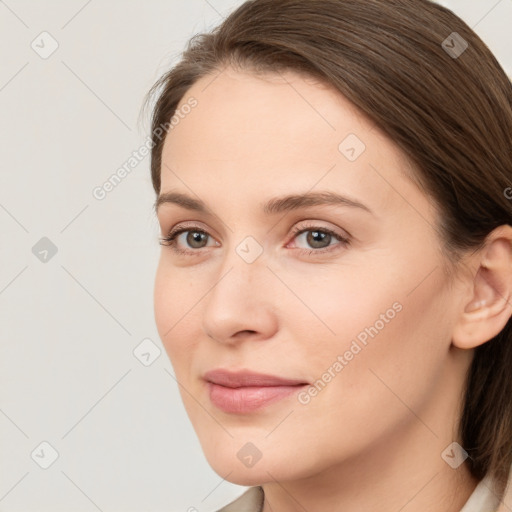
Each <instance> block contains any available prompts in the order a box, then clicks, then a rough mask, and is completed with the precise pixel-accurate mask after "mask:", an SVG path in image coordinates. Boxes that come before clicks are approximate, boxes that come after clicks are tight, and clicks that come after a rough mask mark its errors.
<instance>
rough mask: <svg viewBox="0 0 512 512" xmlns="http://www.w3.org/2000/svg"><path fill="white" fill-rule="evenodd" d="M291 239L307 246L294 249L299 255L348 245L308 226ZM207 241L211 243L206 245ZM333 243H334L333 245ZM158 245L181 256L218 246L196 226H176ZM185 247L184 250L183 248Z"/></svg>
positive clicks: (334, 234)
mask: <svg viewBox="0 0 512 512" xmlns="http://www.w3.org/2000/svg"><path fill="white" fill-rule="evenodd" d="M292 235H293V239H297V240H301V241H302V243H305V244H307V245H308V246H309V249H308V248H307V246H306V248H300V247H298V248H295V249H297V250H298V251H299V252H300V253H305V254H306V253H307V254H308V255H311V254H313V253H315V254H322V253H325V252H330V251H333V250H336V249H338V248H339V247H340V246H341V247H346V246H348V245H349V243H350V240H349V239H348V238H347V237H346V236H344V235H342V234H340V233H337V232H335V231H333V230H332V229H328V228H325V227H321V226H317V225H310V226H304V225H302V226H297V227H295V228H294V229H293V231H292ZM209 240H211V241H212V242H213V243H210V244H209V245H208V242H209ZM336 241H337V242H338V243H336ZM333 242H334V243H333ZM160 245H165V246H168V247H171V249H172V250H173V251H174V252H176V253H178V254H183V255H199V254H201V251H200V250H199V249H204V248H206V247H218V246H219V245H220V244H219V243H218V242H217V241H216V240H214V239H213V238H212V237H211V235H210V234H208V233H207V232H206V231H205V230H203V229H201V228H199V227H197V226H178V227H176V228H175V229H173V230H171V232H170V233H169V234H168V235H167V236H166V237H164V238H160ZM183 247H185V248H183Z"/></svg>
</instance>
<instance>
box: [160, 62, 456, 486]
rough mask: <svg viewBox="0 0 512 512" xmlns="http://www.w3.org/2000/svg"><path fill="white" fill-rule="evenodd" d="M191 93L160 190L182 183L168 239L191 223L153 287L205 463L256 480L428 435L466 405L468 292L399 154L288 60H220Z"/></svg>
mask: <svg viewBox="0 0 512 512" xmlns="http://www.w3.org/2000/svg"><path fill="white" fill-rule="evenodd" d="M191 97H193V98H195V100H196V101H197V104H195V101H194V102H193V103H194V105H195V106H194V108H190V109H189V108H186V109H182V112H188V113H187V114H186V115H182V116H181V117H182V118H181V119H180V121H179V123H177V124H175V125H174V127H173V128H172V129H171V130H170V132H169V134H168V135H167V138H166V140H165V145H164V149H163V155H162V159H163V164H162V185H161V197H162V199H163V197H164V195H165V194H169V193H171V192H172V193H174V194H180V196H172V197H171V196H167V201H166V200H162V201H161V204H160V205H159V209H158V220H159V223H160V227H161V231H162V236H163V237H165V236H167V235H168V233H169V232H170V231H171V230H176V229H179V230H183V231H182V232H181V233H180V234H178V235H177V236H176V237H175V239H174V243H175V245H174V246H166V245H163V246H162V249H161V256H160V261H159V266H158V270H157V275H156V281H155V293H154V301H155V319H156V323H157V327H158V331H159V334H160V336H161V339H162V341H163V344H164V346H165V348H166V350H167V353H168V355H169V357H170V360H171V362H172V365H173V367H174V370H175V375H176V378H177V380H178V382H179V383H180V392H181V395H182V398H183V402H184V405H185V408H186V410H187V413H188V415H189V417H190V420H191V422H192V424H193V426H194V429H195V431H196V433H197V435H198V437H199V440H200V442H201V445H202V447H203V450H204V452H205V455H206V457H207V459H208V461H209V463H210V464H211V465H212V467H213V468H214V470H215V471H216V472H218V473H219V474H220V475H222V476H223V477H226V475H228V476H227V477H226V478H227V479H228V480H230V481H232V482H235V483H239V484H242V485H254V484H261V483H264V482H267V481H271V480H273V479H274V478H275V479H277V480H281V481H282V480H286V479H293V478H303V477H307V476H308V475H312V474H317V473H320V472H321V471H322V470H325V469H327V468H329V467H332V466H333V465H335V464H342V463H343V462H344V461H347V460H348V459H349V458H351V459H352V460H354V457H358V456H361V455H362V454H364V453H365V452H366V453H369V451H370V450H380V449H383V447H385V446H388V447H389V446H395V445H393V440H397V439H399V438H400V436H403V435H405V432H408V431H410V430H411V429H412V428H413V426H414V427H415V428H416V432H417V436H419V437H421V436H423V442H425V443H429V442H431V441H432V440H433V439H434V437H433V436H432V432H429V429H432V430H436V429H437V432H441V431H442V428H443V427H442V425H445V424H447V423H449V422H450V421H451V418H452V416H451V415H452V414H454V415H455V413H456V412H454V411H455V408H456V405H457V400H456V397H457V392H458V390H459V388H458V387H457V386H458V385H459V384H458V383H459V381H460V380H461V379H462V377H461V378H460V379H458V378H455V377H454V374H455V373H456V372H459V373H460V375H461V376H462V373H463V368H462V365H460V364H458V365H457V366H456V365H455V363H454V356H453V350H454V349H453V347H451V330H452V328H453V325H454V322H455V317H456V314H455V312H456V309H457V307H458V306H460V302H459V303H457V300H456V296H455V293H457V292H456V287H455V286H450V283H449V282H448V281H447V279H446V276H445V274H444V273H443V271H442V262H443V260H442V256H441V252H440V244H439V241H438V240H439V238H438V234H437V233H436V231H435V230H434V226H435V223H436V211H435V209H434V207H433V205H432V203H431V201H430V200H429V198H428V197H427V196H426V195H425V194H424V193H423V192H422V191H421V190H419V189H418V188H417V187H416V186H415V185H414V184H413V183H412V182H411V181H410V180H409V179H408V178H407V177H406V175H405V173H406V172H407V170H406V167H405V165H406V163H405V159H404V158H403V157H402V155H401V152H400V151H399V150H398V149H397V148H396V147H395V146H394V144H393V142H392V141H390V140H389V139H387V138H386V137H384V136H383V134H382V133H381V132H380V131H379V129H378V128H377V127H376V126H375V125H373V124H371V123H369V122H368V121H367V120H366V119H365V118H363V116H362V115H361V114H360V113H358V111H356V110H355V108H354V107H353V106H352V105H351V104H350V103H349V102H348V101H347V100H346V99H345V98H344V97H342V96H340V95H339V94H338V93H336V92H334V91H332V90H331V89H329V88H327V87H325V86H323V85H320V84H318V83H315V82H314V81H313V80H311V79H305V78H303V77H301V76H299V75H296V74H294V73H292V72H288V73H285V74H282V75H277V74H276V75H267V76H266V77H261V76H260V77H257V76H255V75H253V74H250V73H248V72H247V73H242V72H238V71H235V70H233V69H231V68H227V69H225V70H224V71H223V72H222V73H220V75H218V76H217V75H215V76H209V77H205V78H203V79H201V80H200V81H198V82H197V83H196V84H195V85H194V86H193V87H192V88H191V89H190V90H189V91H188V93H187V94H186V95H185V98H183V100H182V102H181V106H182V105H184V104H185V103H187V101H189V100H190V98H191ZM182 196H186V197H187V198H189V200H187V201H181V204H179V203H180V201H176V199H177V198H178V197H182ZM335 196H342V197H344V198H345V199H339V198H338V199H335ZM199 205H202V208H199ZM203 232H204V234H203ZM177 251H185V252H177ZM464 369H465V368H464ZM213 370H225V371H226V372H231V373H234V374H237V373H240V372H253V373H258V374H265V375H270V376H274V377H276V379H262V378H257V377H254V378H252V380H251V378H250V377H247V378H246V380H244V379H243V378H242V377H240V375H238V376H237V375H235V378H234V380H229V379H228V377H229V375H228V377H226V375H224V376H223V375H222V373H221V374H215V373H214V374H212V373H210V374H208V375H207V373H208V372H212V371H213ZM210 378H211V379H213V380H214V381H216V382H217V384H212V383H209V382H208V380H209V379H210ZM277 378H280V379H284V380H285V381H286V382H285V381H278V380H277ZM223 379H224V380H223ZM285 384H286V385H285ZM230 386H235V387H230ZM236 387H238V388H236ZM418 418H421V419H422V422H423V423H424V424H425V425H429V428H427V427H426V426H425V425H423V426H422V425H421V423H420V422H418ZM453 418H455V416H453ZM448 420H450V421H448ZM418 425H419V428H418ZM450 428H451V425H450ZM443 434H444V432H443ZM441 437H442V434H441ZM446 439H447V441H446V440H444V439H442V440H441V441H440V442H441V443H445V445H446V444H447V443H449V442H450V441H451V439H450V438H449V436H448V437H447V438H446ZM386 443H388V444H386ZM436 456H437V457H438V458H439V460H440V457H439V454H437V455H436ZM270 475H271V476H270Z"/></svg>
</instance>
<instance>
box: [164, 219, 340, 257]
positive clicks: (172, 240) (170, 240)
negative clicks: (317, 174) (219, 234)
mask: <svg viewBox="0 0 512 512" xmlns="http://www.w3.org/2000/svg"><path fill="white" fill-rule="evenodd" d="M188 231H190V232H193V233H201V234H204V235H207V236H210V235H209V234H208V233H207V232H206V231H204V230H203V229H200V228H198V227H194V226H187V227H183V228H179V227H178V228H176V229H174V230H172V231H171V232H170V233H169V234H168V235H167V236H166V237H163V238H160V245H164V246H167V247H170V248H171V249H172V250H173V251H174V252H175V253H177V254H182V255H187V256H198V255H200V252H201V251H200V249H191V250H187V249H181V248H179V247H178V245H177V240H176V239H177V237H178V236H179V235H181V234H182V233H186V232H188ZM308 231H316V232H320V233H325V234H327V235H331V236H332V237H334V238H336V239H337V240H338V241H339V242H340V244H334V245H329V246H327V247H326V248H323V249H310V250H308V249H297V250H298V251H299V252H300V253H301V254H303V255H304V254H305V255H307V256H310V255H311V254H313V253H315V254H325V253H328V252H331V251H334V250H336V249H337V248H338V245H341V246H342V247H347V246H349V245H350V240H349V239H348V238H346V237H343V236H341V235H339V234H338V233H336V232H334V231H332V230H330V229H328V228H321V227H319V226H313V225H312V226H301V227H298V226H297V227H295V228H294V229H293V230H292V235H293V237H292V238H296V237H297V236H298V235H301V234H302V233H307V232H308Z"/></svg>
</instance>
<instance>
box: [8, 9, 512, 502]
mask: <svg viewBox="0 0 512 512" xmlns="http://www.w3.org/2000/svg"><path fill="white" fill-rule="evenodd" d="M241 3H242V1H241V0H208V1H207V0H165V1H164V0H152V1H146V2H143V1H142V0H109V1H99V0H89V1H85V0H73V1H66V2H65V1H57V0H52V1H45V2H39V1H27V0H7V1H6V2H2V1H0V40H1V46H0V55H1V66H0V109H1V110H0V111H1V116H0V140H1V148H2V152H1V163H0V165H1V170H0V234H1V240H0V329H1V330H0V333H1V338H0V511H4V512H14V511H23V512H30V511H36V510H37V511H42V512H43V511H52V512H58V511H70V510H73V511H84V512H85V511H96V510H100V511H104V512H109V511H143V510H144V511H148V512H152V511H164V510H165V511H176V512H178V511H190V512H191V511H192V510H197V511H200V512H203V511H204V512H206V511H213V510H216V509H217V508H219V507H220V506H222V505H223V504H225V503H227V502H228V501H229V500H231V499H233V498H234V497H235V496H237V495H239V494H241V492H242V491H243V490H244V489H245V488H244V487H239V486H236V485H233V484H231V483H229V482H226V481H223V479H222V478H221V477H220V476H218V475H217V474H215V473H214V472H213V470H212V469H211V468H210V467H209V465H208V464H207V462H206V460H205V458H204V456H203V454H202V452H201V449H200V446H199V443H198V441H197V439H196V437H195V433H194V431H193V429H192V427H191V424H190V423H189V420H188V418H187V416H186V414H185V411H184V408H183V406H182V404H181V399H180V396H179V393H178V387H177V384H176V383H175V381H174V379H173V377H172V375H173V371H172V368H171V365H170V363H169V361H168V359H167V356H166V354H165V352H164V350H163V347H162V345H161V342H160V340H159V338H158V334H157V330H156V327H155V325H154V316H153V296H152V294H153V283H154V274H155V269H156V265H157V260H158V254H159V245H158V241H157V239H158V235H159V230H158V223H157V221H156V218H155V217H154V215H153V213H152V204H153V201H154V196H153V190H152V187H151V181H150V176H149V157H146V158H145V159H144V160H143V161H142V162H140V163H139V164H138V165H137V166H136V167H135V168H134V169H133V170H132V171H131V173H130V174H129V175H128V176H127V177H126V178H125V179H124V180H123V181H122V183H120V184H119V185H118V186H117V187H116V188H115V189H114V190H113V191H111V192H110V193H109V194H107V196H106V197H105V199H103V200H101V201H100V200H97V199H95V198H94V197H93V195H92V190H93V189H94V187H97V186H101V185H102V184H103V183H104V182H105V181H106V180H108V178H109V177H110V176H111V175H112V174H113V173H114V172H116V170H117V169H118V168H119V167H120V166H121V165H122V164H123V163H125V162H126V161H127V159H128V158H129V157H130V156H131V155H132V153H133V151H136V150H137V149H138V148H140V147H141V146H142V144H143V143H144V142H145V140H146V137H147V135H148V132H149V129H148V127H149V123H148V122H147V118H146V123H145V124H141V123H138V119H139V112H140V107H141V104H142V100H143V97H144V94H145V93H146V91H147V90H148V89H149V87H150V86H151V84H152V83H153V82H154V81H155V80H156V78H157V77H158V76H159V75H160V74H161V73H162V72H164V71H165V70H166V69H167V68H168V66H169V65H170V64H171V63H172V62H175V60H176V58H177V57H178V56H179V53H180V51H181V50H182V49H183V47H184V45H185V42H186V41H187V40H188V38H189V37H191V36H192V35H193V34H195V33H197V32H199V31H203V30H205V29H207V28H211V27H213V26H214V25H216V24H217V23H218V22H220V21H221V20H222V17H223V16H225V15H226V13H227V12H228V11H229V10H231V9H232V8H233V7H235V6H237V5H239V4H241ZM442 3H443V4H444V5H447V6H448V7H451V8H452V9H453V10H454V11H455V12H456V13H457V14H459V16H461V17H462V18H463V19H464V20H465V21H466V22H467V23H468V24H469V25H470V26H472V27H474V28H475V30H476V31H477V33H478V34H479V35H480V36H481V37H482V38H483V39H484V41H486V42H487V44H488V45H489V46H490V48H491V49H492V50H493V51H494V52H495V54H496V56H497V57H498V59H499V60H500V61H501V63H502V65H503V66H504V68H505V70H506V71H507V73H508V74H509V75H512V54H511V50H510V48H512V31H511V30H510V26H511V23H512V0H501V1H495V0H492V1H489V0H471V1H469V0H452V1H448V0H447V1H444V2H442ZM43 31H47V32H49V33H50V34H51V36H52V37H53V38H54V39H55V40H56V41H57V42H58V45H59V47H58V49H57V50H56V51H55V52H54V53H53V54H52V55H51V56H49V57H48V58H46V59H43V58H41V57H40V55H39V54H38V53H36V51H34V50H33V49H32V47H31V43H32V41H34V40H35V42H36V43H35V44H39V46H40V47H41V46H44V48H46V50H48V49H49V48H50V41H49V39H45V40H44V42H41V39H40V38H39V39H38V37H39V34H41V32H43ZM46 37H47V36H46ZM38 41H39V43H38ZM39 51H43V48H41V49H40V50H39ZM463 85H464V84H461V86H462V87H463ZM43 237H47V238H48V239H50V240H51V241H52V243H53V244H54V245H55V246H56V247H57V251H58V252H57V253H56V254H55V255H54V256H53V257H50V256H51V253H50V254H49V255H48V256H47V261H46V262H43V261H40V259H38V257H36V255H35V254H34V253H33V251H32V248H33V247H34V245H36V243H38V241H39V240H40V239H41V238H43ZM40 257H44V253H41V255H40ZM146 338H149V339H150V340H152V343H153V344H154V347H158V348H159V349H160V350H161V354H160V356H159V357H157V358H156V359H154V360H153V358H154V357H155V355H156V354H154V353H153V352H152V351H157V350H158V348H153V349H151V351H150V352H151V356H144V357H142V359H143V361H146V362H148V361H147V359H148V358H150V360H151V361H153V362H152V363H151V364H150V365H149V366H145V365H144V364H143V362H141V361H140V360H139V359H137V358H136V357H135V355H134V353H133V351H134V349H135V348H136V347H137V346H138V345H139V344H140V343H141V342H142V340H144V339H146ZM146 343H148V342H146ZM149 346H152V345H151V344H150V345H149ZM143 352H147V350H146V349H144V350H143ZM43 441H46V442H48V443H49V444H50V445H51V446H52V447H53V448H54V449H55V450H56V451H57V452H58V454H59V455H58V458H57V459H56V460H55V462H54V463H53V464H52V465H51V466H50V467H48V468H47V469H43V468H41V467H40V465H41V464H43V465H44V463H45V462H46V463H48V462H49V461H51V450H50V449H49V448H48V447H47V446H45V445H42V446H41V443H42V442H43ZM192 507H193V508H192Z"/></svg>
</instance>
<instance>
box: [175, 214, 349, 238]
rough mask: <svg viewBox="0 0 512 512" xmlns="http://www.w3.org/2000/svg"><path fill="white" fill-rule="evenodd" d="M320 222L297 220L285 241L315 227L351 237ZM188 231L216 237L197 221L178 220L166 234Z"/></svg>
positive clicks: (340, 235) (342, 236)
mask: <svg viewBox="0 0 512 512" xmlns="http://www.w3.org/2000/svg"><path fill="white" fill-rule="evenodd" d="M188 222H190V223H192V224H191V225H188ZM301 222H305V223H306V224H305V225H302V226H300V223H301ZM321 222H325V221H311V220H303V221H299V222H297V223H296V225H294V226H293V227H292V228H290V229H289V233H290V235H289V236H291V239H290V240H289V241H288V242H287V243H289V242H291V241H292V240H294V239H295V238H297V237H298V236H299V235H301V234H302V233H304V232H307V231H314V230H315V229H317V230H318V231H328V232H330V233H332V234H333V235H334V236H336V237H338V239H339V240H340V241H343V240H348V239H351V238H352V236H351V235H350V233H348V232H347V231H346V230H342V233H339V232H338V231H339V230H340V229H341V228H332V227H327V226H322V225H320V224H319V223H321ZM188 231H196V232H204V233H205V234H206V235H208V236H209V237H211V238H213V239H215V240H216V237H215V236H214V235H212V234H211V233H210V231H209V229H207V228H203V227H201V226H199V225H198V224H197V221H183V222H179V223H178V224H177V225H176V226H175V227H173V228H172V229H170V230H169V231H168V235H167V236H173V237H177V236H179V235H181V234H183V233H184V232H185V233H186V232H188ZM216 241H217V242H218V240H216Z"/></svg>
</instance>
